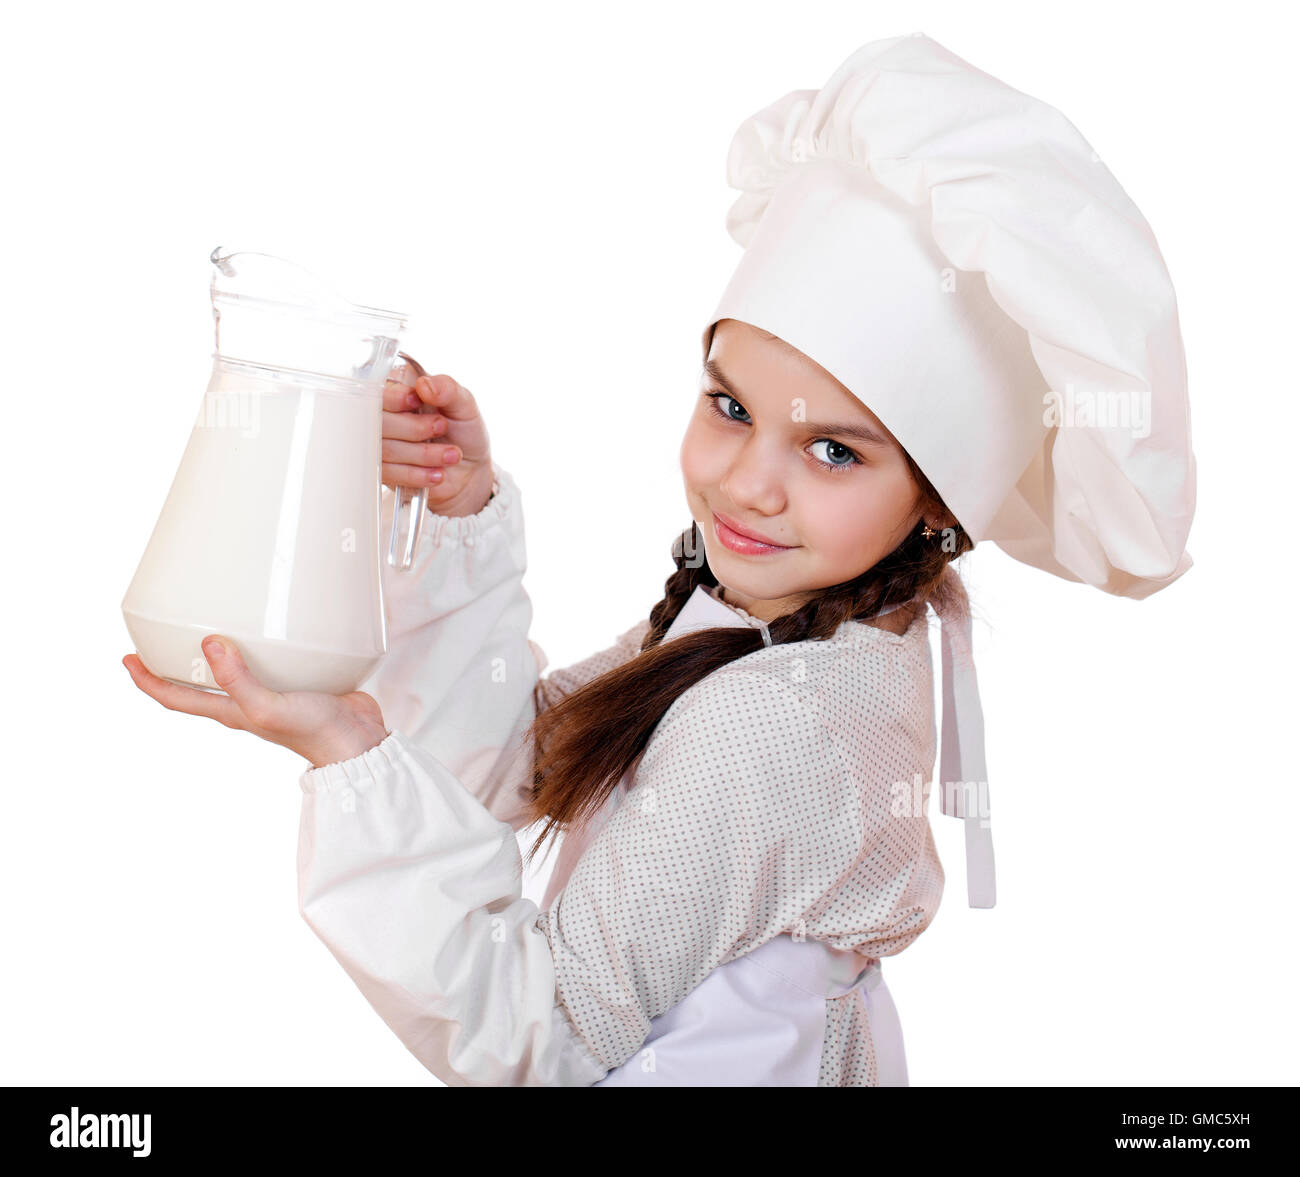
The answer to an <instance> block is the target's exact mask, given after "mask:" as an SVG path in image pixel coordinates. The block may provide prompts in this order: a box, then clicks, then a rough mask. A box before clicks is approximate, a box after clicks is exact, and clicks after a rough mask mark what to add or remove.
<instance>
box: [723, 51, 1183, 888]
mask: <svg viewBox="0 0 1300 1177" xmlns="http://www.w3.org/2000/svg"><path fill="white" fill-rule="evenodd" d="M727 178H728V182H729V183H730V184H731V186H732V187H733V188H738V189H740V190H741V192H742V195H741V196H740V197H739V198H738V199H737V200H736V201H735V203H734V204H733V206H732V208H731V210H730V212H729V214H728V217H727V228H728V230H729V232H730V233H731V235H732V237H734V238H735V240H736V241H738V242H739V243H740V244H741V245H743V246H744V247H745V252H744V254H743V256H742V257H741V259H740V262H739V264H738V265H737V267H736V270H735V272H734V274H733V276H732V278H731V280H730V282H729V284H728V285H727V287H726V289H725V291H724V293H723V295H722V298H721V300H720V301H719V303H718V305H717V307H716V309H715V310H714V312H713V315H712V317H711V318H710V320H709V322H708V325H707V326H706V328H705V330H704V334H703V347H704V355H705V356H706V357H707V355H708V351H709V345H710V342H711V339H712V336H713V330H714V327H715V325H716V324H717V323H718V321H719V320H721V319H737V320H740V321H742V322H745V323H749V324H751V325H753V326H755V327H758V328H760V329H762V330H765V331H768V332H771V333H772V334H774V335H777V336H779V337H780V338H781V339H783V340H785V341H786V342H787V343H789V344H791V345H792V346H794V347H796V348H798V349H799V351H801V352H803V353H804V354H805V355H806V356H808V357H809V358H811V359H812V360H814V361H815V362H816V363H817V364H819V365H820V366H821V367H822V368H824V369H825V370H826V371H827V372H829V373H830V374H831V375H832V376H833V377H835V379H837V380H838V381H839V382H840V383H841V384H843V385H844V386H845V387H846V388H847V389H848V390H849V391H850V392H851V393H853V395H854V396H856V397H857V398H858V399H859V400H861V401H862V402H863V404H865V405H866V406H867V407H868V408H869V409H870V410H871V411H872V412H873V413H875V415H876V416H877V417H878V418H879V419H880V420H881V421H882V422H883V423H884V424H885V426H886V427H887V428H888V429H889V430H890V432H891V433H893V435H894V436H895V437H896V438H897V439H898V442H899V444H900V445H902V446H903V448H904V449H906V450H907V452H908V453H909V454H910V455H911V456H912V458H913V459H914V460H915V461H916V462H917V464H918V465H919V466H920V467H921V469H922V470H923V471H924V472H925V475H926V477H927V478H929V480H930V481H931V482H932V483H933V484H934V486H935V489H936V490H937V491H938V492H939V494H940V496H941V497H942V498H943V500H944V503H945V504H946V505H947V507H948V509H949V510H950V511H952V513H953V514H954V515H955V516H956V518H957V520H958V522H959V523H960V524H961V526H962V527H963V528H964V530H965V531H966V532H967V533H968V534H969V535H970V537H971V539H972V540H975V541H978V540H984V539H987V540H992V541H993V542H995V543H996V544H997V545H998V546H999V547H1000V548H1002V549H1003V550H1004V551H1005V552H1007V553H1008V554H1009V555H1011V556H1013V557H1014V558H1015V559H1017V560H1020V561H1022V562H1024V563H1026V564H1029V565H1032V566H1033V567H1035V568H1040V569H1043V570H1044V571H1047V572H1050V573H1052V574H1053V575H1055V576H1058V577H1062V578H1063V579H1066V580H1072V581H1079V582H1083V583H1086V584H1090V585H1093V586H1095V587H1097V588H1099V589H1102V590H1103V591H1105V592H1107V593H1112V594H1115V595H1117V596H1125V597H1133V598H1141V597H1146V596H1148V595H1150V594H1151V593H1154V592H1156V591H1158V590H1159V589H1161V588H1163V587H1165V586H1166V585H1168V584H1170V583H1172V582H1173V581H1174V580H1176V579H1177V578H1178V577H1180V576H1181V575H1182V574H1183V573H1184V572H1186V571H1187V569H1188V568H1190V567H1191V564H1192V560H1191V557H1190V555H1188V553H1187V551H1186V546H1185V545H1186V540H1187V534H1188V531H1189V529H1190V527H1191V521H1192V514H1193V510H1194V507H1195V501H1196V488H1195V478H1196V464H1195V459H1194V457H1193V455H1192V450H1191V425H1190V419H1189V410H1188V401H1187V376H1186V368H1185V365H1184V356H1183V346H1182V337H1181V334H1180V332H1179V325H1178V313H1177V308H1176V304H1175V299H1174V291H1173V287H1172V285H1171V283H1170V279H1169V275H1168V272H1167V270H1166V267H1165V264H1164V260H1163V258H1162V257H1161V255H1160V251H1159V249H1158V247H1157V245H1156V241H1155V237H1154V235H1153V234H1152V232H1151V228H1150V226H1149V225H1148V224H1147V222H1146V220H1145V219H1144V218H1143V216H1142V214H1141V212H1140V211H1139V210H1138V209H1137V207H1136V206H1135V205H1134V203H1133V202H1132V200H1130V199H1129V197H1128V196H1127V195H1126V194H1125V192H1124V190H1123V189H1122V188H1121V187H1120V185H1119V183H1118V181H1117V180H1116V179H1115V177H1114V176H1113V175H1111V173H1110V171H1109V170H1108V169H1107V168H1106V166H1105V164H1104V163H1102V162H1101V160H1100V158H1099V157H1098V155H1097V153H1096V152H1095V151H1093V149H1092V148H1091V147H1090V146H1089V145H1088V143H1087V142H1086V141H1085V140H1084V138H1083V137H1082V135H1080V134H1079V132H1078V131H1077V130H1076V129H1075V127H1074V126H1073V124H1071V123H1070V122H1069V121H1068V120H1067V119H1066V118H1065V117H1064V115H1062V114H1061V113H1060V112H1059V111H1057V110H1056V109H1054V108H1053V107H1051V106H1049V105H1047V104H1046V103H1045V102H1041V101H1039V100H1038V99H1035V98H1032V97H1030V96H1029V95H1027V94H1023V93H1021V92H1020V91H1018V90H1014V89H1012V88H1011V87H1010V86H1008V85H1006V84H1005V83H1003V82H1000V81H998V79H996V78H994V77H991V76H990V75H989V74H986V73H984V72H982V71H981V70H978V69H976V68H975V67H974V66H972V65H970V64H968V63H967V62H965V61H963V60H962V59H961V58H959V57H957V56H956V55H955V54H953V53H950V52H949V51H948V50H947V49H945V48H944V47H943V46H942V45H939V44H938V43H937V42H935V41H933V40H931V39H930V38H929V37H927V36H925V35H923V34H921V33H914V34H912V35H911V36H902V37H893V38H889V39H887V40H882V41H873V42H871V43H870V44H867V45H864V46H862V48H860V49H858V50H857V51H856V52H855V53H854V54H853V55H852V56H851V57H849V58H848V60H847V61H845V62H844V64H843V65H841V66H840V67H839V69H837V70H836V71H835V73H834V74H832V75H831V78H830V80H829V81H828V82H827V83H826V85H825V86H823V87H822V88H821V89H820V90H796V91H793V92H791V93H789V94H787V95H786V96H785V97H784V98H781V99H780V100H778V101H777V102H774V103H773V104H772V105H770V106H768V107H766V108H764V109H763V110H761V111H759V112H758V113H757V114H755V115H753V116H752V117H751V118H749V119H747V120H746V121H745V122H744V123H742V124H741V126H740V128H739V129H738V130H737V132H736V134H735V137H734V139H733V141H732V144H731V149H730V152H729V154H728V157H727ZM936 542H937V541H936ZM941 620H943V622H944V624H943V655H944V657H943V664H944V718H943V745H942V746H943V755H942V759H941V763H940V775H941V785H944V787H943V788H942V791H941V796H942V803H943V812H945V813H948V814H951V815H953V816H957V817H961V818H963V819H964V820H965V821H966V845H967V881H968V887H969V894H970V903H971V906H975V907H992V906H993V903H994V875H993V849H992V840H991V835H990V832H989V825H988V820H987V817H988V815H987V781H986V779H985V773H984V750H983V718H982V714H981V711H980V705H979V695H978V691H977V689H976V684H975V671H974V664H973V661H972V659H971V642H970V621H969V618H966V619H965V620H964V621H963V620H955V621H953V622H952V623H951V624H950V623H949V621H948V619H946V618H941ZM952 781H962V782H967V783H968V787H974V785H973V784H972V783H974V782H978V790H979V792H980V794H981V795H979V796H978V797H977V796H975V795H972V794H968V793H962V792H959V791H955V790H953V789H952V788H950V787H947V782H952ZM981 809H982V810H983V812H979V810H981Z"/></svg>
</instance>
